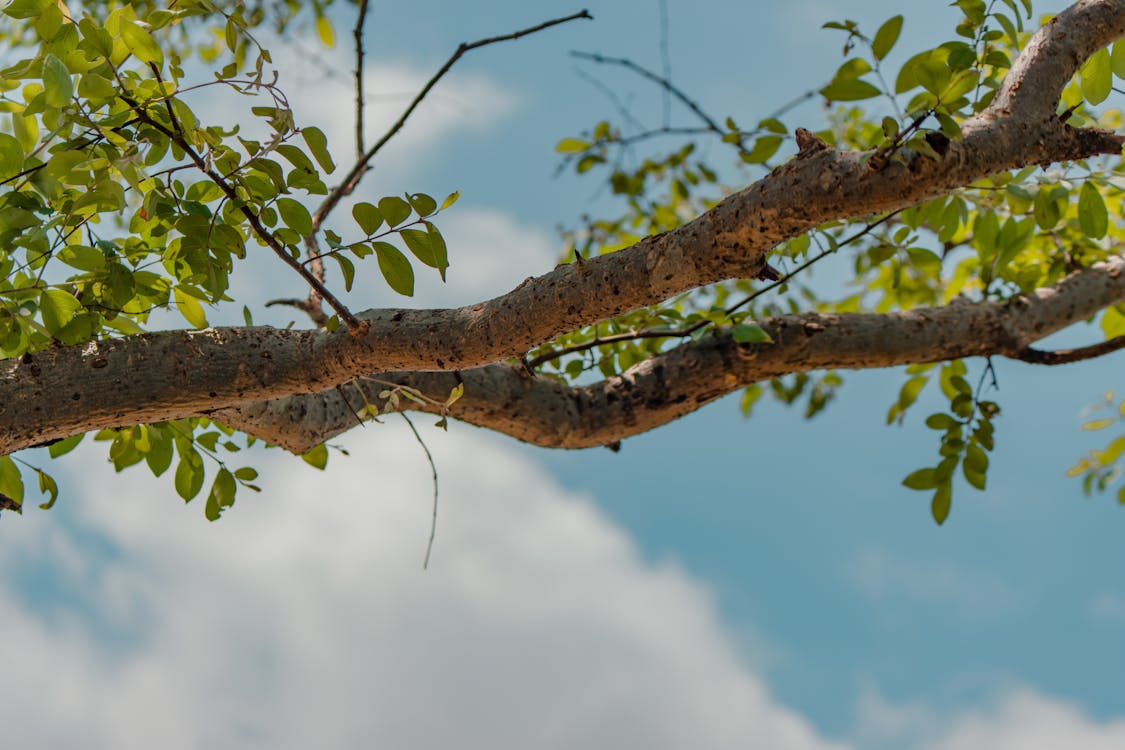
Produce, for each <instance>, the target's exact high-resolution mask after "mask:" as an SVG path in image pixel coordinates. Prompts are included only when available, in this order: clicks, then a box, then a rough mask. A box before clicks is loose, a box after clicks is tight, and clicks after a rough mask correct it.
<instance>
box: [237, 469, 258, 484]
mask: <svg viewBox="0 0 1125 750" xmlns="http://www.w3.org/2000/svg"><path fill="white" fill-rule="evenodd" d="M234 476H235V479H238V480H240V481H243V482H253V481H254V480H255V479H257V478H258V470H257V469H254V468H251V467H249V466H243V467H242V468H241V469H237V470H236V471H235V472H234Z"/></svg>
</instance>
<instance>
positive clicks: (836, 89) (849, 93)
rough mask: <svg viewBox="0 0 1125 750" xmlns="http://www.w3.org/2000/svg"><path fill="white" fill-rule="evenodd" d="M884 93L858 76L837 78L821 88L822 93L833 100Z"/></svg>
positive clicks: (849, 99)
mask: <svg viewBox="0 0 1125 750" xmlns="http://www.w3.org/2000/svg"><path fill="white" fill-rule="evenodd" d="M882 93H883V92H881V91H880V90H879V89H878V88H876V87H875V86H873V85H872V84H870V83H868V82H867V81H863V80H860V79H858V78H837V79H836V80H834V81H832V82H831V83H830V84H828V85H827V86H825V87H824V88H822V89H821V90H820V95H821V96H823V97H824V98H825V99H827V100H828V101H831V102H855V101H860V100H862V99H873V98H874V97H876V96H879V95H880V94H882Z"/></svg>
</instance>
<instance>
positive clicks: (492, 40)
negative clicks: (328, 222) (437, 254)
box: [312, 10, 593, 232]
mask: <svg viewBox="0 0 1125 750" xmlns="http://www.w3.org/2000/svg"><path fill="white" fill-rule="evenodd" d="M579 18H589V19H593V16H591V15H590V12H589V11H587V10H583V11H580V12H578V13H575V14H573V15H570V16H565V17H563V18H556V19H554V20H551V21H545V22H543V23H541V24H538V25H536V26H530V27H528V28H526V29H521V30H519V31H516V32H513V33H511V34H503V35H501V36H494V37H488V38H487V39H478V40H477V41H475V42H472V43H468V44H467V43H465V42H462V43H461V44H460V45H458V47H457V50H456V51H455V52H454V53H453V54H452V55H451V56H450V58H449V59H448V60H446V61H445V64H444V65H442V66H441V68H439V69H438V71H437V72H436V73H434V75H433V76H432V77H431V78H430V80H429V81H427V82H426V85H425V86H423V87H422V89H421V90H420V91H419V92H418V93H417V95H415V97H414V99H413V101H411V102H410V104H409V105H408V106H407V107H406V109H405V110H404V111H403V113H402V115H401V116H399V118H398V120H396V121H395V123H394V124H393V125H391V127H390V128H389V129H388V130H387V132H386V133H384V134H383V136H382V137H381V138H380V139H379V140H378V141H376V143H375V144H374V145H373V146H371V148H369V149H367V151H366V152H365V153H364V154H363V156H362V158H360V159H359V160H357V161H356V163H355V165H354V166H353V167H352V168H351V171H350V172H348V174H347V176H345V177H344V181H343V182H341V183H340V184H339V185H337V186H336V187H335V188H333V189H332V191H331V192H329V193H328V197H326V198H325V199H324V202H323V203H321V204H320V207H319V208H317V209H316V212H315V213H314V214H313V217H312V220H313V231H314V232H315V231H316V230H317V229H319V228H320V225H321V224H322V223H323V222H324V219H325V218H326V217H327V216H328V214H329V213H331V212H332V209H334V208H335V207H336V205H337V204H338V203H339V202H340V200H341V199H342V198H343V197H344V196H346V195H351V193H352V191H354V190H355V189H356V186H357V185H359V181H360V180H361V179H362V178H363V175H364V173H366V172H367V170H368V168H369V167H370V162H371V160H372V159H373V158H374V157H375V155H376V154H378V153H379V151H380V150H381V149H382V148H383V146H386V145H387V143H388V142H390V140H391V139H392V138H394V137H395V135H397V134H398V132H399V131H400V130H402V127H403V125H405V124H406V121H407V120H408V119H410V115H412V114H414V110H415V109H417V108H418V105H419V104H421V103H422V100H423V99H425V98H426V96H427V95H428V94H429V93H430V90H431V89H433V87H434V86H436V85H437V83H438V81H440V80H441V79H442V78H443V77H444V76H445V74H446V73H448V72H449V70H450V68H452V67H453V65H454V64H455V63H456V62H457V61H458V60H460V59H461V57H462V56H464V55H465V53H467V52H471V51H472V50H474V49H478V48H480V47H485V46H487V45H489V44H496V43H497V42H507V41H512V40H515V39H519V38H520V37H524V36H527V35H528V34H534V33H536V32H538V31H543V30H544V29H549V28H551V27H552V26H558V25H559V24H563V23H567V22H569V21H574V20H577V19H579Z"/></svg>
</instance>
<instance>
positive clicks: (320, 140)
mask: <svg viewBox="0 0 1125 750" xmlns="http://www.w3.org/2000/svg"><path fill="white" fill-rule="evenodd" d="M301 136H302V137H303V138H304V139H305V143H306V144H307V145H308V147H309V151H311V152H312V155H313V158H314V159H316V163H317V164H319V165H320V167H321V169H323V170H324V171H325V172H327V173H329V174H331V173H332V172H333V171H334V170H335V169H336V163H335V162H333V161H332V154H330V153H329V152H328V139H327V138H326V137H325V136H324V133H323V132H322V131H321V129H320V128H313V127H307V128H301Z"/></svg>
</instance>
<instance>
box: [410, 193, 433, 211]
mask: <svg viewBox="0 0 1125 750" xmlns="http://www.w3.org/2000/svg"><path fill="white" fill-rule="evenodd" d="M407 198H409V199H410V207H411V208H413V209H414V213H416V214H418V215H419V216H422V217H426V216H429V215H431V214H432V213H434V212H435V211H437V201H435V200H434V199H433V198H431V197H430V196H428V195H426V194H425V193H415V194H414V195H408V196H407Z"/></svg>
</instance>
